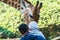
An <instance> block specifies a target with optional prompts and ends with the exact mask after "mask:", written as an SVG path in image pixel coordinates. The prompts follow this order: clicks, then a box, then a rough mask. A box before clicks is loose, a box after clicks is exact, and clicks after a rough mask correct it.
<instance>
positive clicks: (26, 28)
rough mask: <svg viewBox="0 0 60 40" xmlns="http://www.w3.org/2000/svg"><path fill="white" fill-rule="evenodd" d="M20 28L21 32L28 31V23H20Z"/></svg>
mask: <svg viewBox="0 0 60 40" xmlns="http://www.w3.org/2000/svg"><path fill="white" fill-rule="evenodd" d="M18 29H19V31H20V32H21V34H24V33H25V32H28V25H26V24H24V23H22V24H21V25H19V27H18Z"/></svg>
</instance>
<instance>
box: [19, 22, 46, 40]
mask: <svg viewBox="0 0 60 40" xmlns="http://www.w3.org/2000/svg"><path fill="white" fill-rule="evenodd" d="M18 29H19V32H20V33H21V35H22V36H21V38H20V40H45V39H44V37H42V36H41V35H34V34H33V33H31V32H29V30H30V29H29V27H28V25H26V24H24V23H23V24H21V25H19V27H18Z"/></svg>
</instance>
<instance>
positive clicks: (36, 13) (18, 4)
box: [0, 0, 42, 22]
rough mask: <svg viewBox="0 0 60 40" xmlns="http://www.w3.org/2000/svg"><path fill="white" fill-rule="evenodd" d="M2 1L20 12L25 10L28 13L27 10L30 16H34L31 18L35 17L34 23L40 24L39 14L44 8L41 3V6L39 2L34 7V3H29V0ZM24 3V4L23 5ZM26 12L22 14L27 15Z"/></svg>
mask: <svg viewBox="0 0 60 40" xmlns="http://www.w3.org/2000/svg"><path fill="white" fill-rule="evenodd" d="M0 1H1V2H4V3H6V4H8V5H10V6H12V7H14V8H16V9H18V10H21V11H22V10H24V11H25V12H26V10H25V9H27V10H28V13H29V12H30V14H32V15H30V17H33V19H34V21H36V22H38V19H39V12H40V9H41V7H42V3H40V5H39V1H37V4H36V6H33V5H32V3H31V2H29V1H28V0H0ZM22 2H23V3H24V4H22ZM26 4H27V5H28V6H27V5H26ZM24 8H25V9H24ZM24 11H23V12H22V13H25V12H24ZM26 15H27V14H26ZM26 15H25V16H26ZM28 18H29V17H28Z"/></svg>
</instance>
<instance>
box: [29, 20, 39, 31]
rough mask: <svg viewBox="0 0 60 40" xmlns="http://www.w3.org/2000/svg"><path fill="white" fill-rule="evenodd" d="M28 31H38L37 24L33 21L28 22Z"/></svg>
mask: <svg viewBox="0 0 60 40" xmlns="http://www.w3.org/2000/svg"><path fill="white" fill-rule="evenodd" d="M28 27H29V29H31V30H33V29H38V24H37V22H35V21H32V22H30V23H29V26H28Z"/></svg>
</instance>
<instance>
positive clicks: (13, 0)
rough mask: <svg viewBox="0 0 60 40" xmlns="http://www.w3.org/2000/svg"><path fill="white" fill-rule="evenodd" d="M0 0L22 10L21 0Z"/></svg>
mask: <svg viewBox="0 0 60 40" xmlns="http://www.w3.org/2000/svg"><path fill="white" fill-rule="evenodd" d="M0 1H1V2H4V3H6V4H8V5H10V6H12V7H14V8H16V9H18V10H20V0H0Z"/></svg>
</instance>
